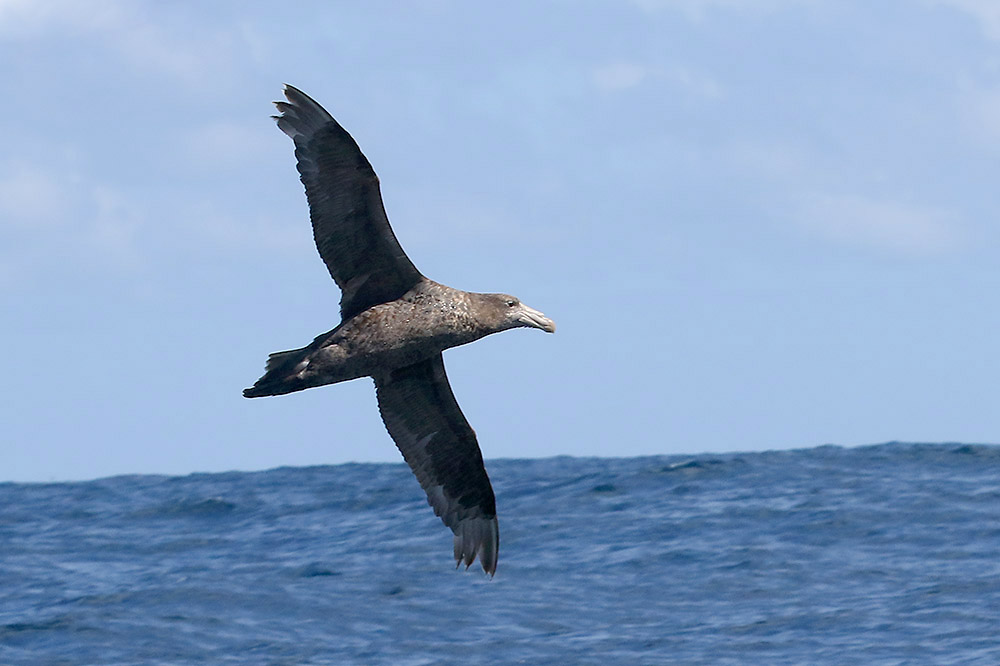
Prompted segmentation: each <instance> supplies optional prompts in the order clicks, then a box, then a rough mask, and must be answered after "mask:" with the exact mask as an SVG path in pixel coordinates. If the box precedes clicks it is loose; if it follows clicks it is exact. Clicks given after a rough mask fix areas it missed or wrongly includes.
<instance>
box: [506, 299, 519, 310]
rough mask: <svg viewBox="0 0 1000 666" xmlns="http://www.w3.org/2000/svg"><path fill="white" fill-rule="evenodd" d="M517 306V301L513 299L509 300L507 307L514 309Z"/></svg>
mask: <svg viewBox="0 0 1000 666" xmlns="http://www.w3.org/2000/svg"><path fill="white" fill-rule="evenodd" d="M515 305H517V300H515V299H513V298H508V299H507V307H509V308H512V307H514V306H515Z"/></svg>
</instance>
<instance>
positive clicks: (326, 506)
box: [0, 443, 1000, 666]
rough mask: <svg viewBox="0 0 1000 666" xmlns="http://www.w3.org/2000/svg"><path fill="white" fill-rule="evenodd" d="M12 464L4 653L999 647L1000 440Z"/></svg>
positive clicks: (88, 656) (143, 660)
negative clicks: (435, 500) (455, 492)
mask: <svg viewBox="0 0 1000 666" xmlns="http://www.w3.org/2000/svg"><path fill="white" fill-rule="evenodd" d="M487 469H488V471H489V473H490V476H491V478H492V480H493V484H494V488H495V489H496V494H497V504H498V509H499V512H500V564H499V568H498V570H497V575H496V577H495V578H493V579H492V580H491V579H490V578H489V577H488V576H486V575H485V574H483V572H482V570H481V569H480V568H479V564H478V562H477V563H476V564H474V565H473V568H471V569H469V570H468V571H465V570H464V569H463V570H459V571H456V570H455V567H454V562H453V560H452V555H451V533H450V531H448V530H447V528H445V527H444V526H443V525H442V524H441V523H440V522H439V521H438V519H437V518H436V517H435V516H434V515H433V513H432V511H431V509H430V507H428V506H427V503H426V500H425V499H424V495H423V493H422V491H421V490H420V488H419V486H418V485H417V482H416V480H415V479H414V478H413V477H412V475H411V474H410V472H409V470H408V469H407V468H406V467H405V465H403V464H402V463H400V464H347V465H335V466H323V467H307V468H280V469H273V470H268V471H264V472H231V473H223V474H192V475H189V476H182V477H168V476H147V475H142V476H117V477H112V478H106V479H99V480H95V481H86V482H74V483H37V484H23V483H4V484H0V664H3V665H4V666H13V665H19V664H44V665H45V666H58V665H67V666H69V665H74V666H75V665H78V664H289V665H291V664H296V665H299V664H393V665H412V666H417V665H422V664H428V665H429V664H462V665H463V666H468V665H470V664H486V663H489V664H492V665H500V664H713V665H717V664H755V665H763V664H983V665H989V666H995V665H996V664H1000V447H995V446H979V445H960V444H939V445H925V444H901V443H890V444H882V445H877V446H868V447H861V448H849V449H848V448H839V447H835V446H824V447H819V448H813V449H806V450H796V451H774V452H761V453H738V454H726V455H718V454H701V455H691V456H663V457H642V458H571V457H558V458H548V459H540V460H489V461H487Z"/></svg>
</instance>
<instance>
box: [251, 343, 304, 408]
mask: <svg viewBox="0 0 1000 666" xmlns="http://www.w3.org/2000/svg"><path fill="white" fill-rule="evenodd" d="M308 353H309V348H308V347H303V348H302V349H291V350H289V351H280V352H274V353H273V354H271V355H269V356H268V357H267V365H266V366H265V368H264V376H263V377H261V378H260V379H258V380H257V382H256V383H255V384H254V385H253V386H252V387H250V388H248V389H243V397H244V398H261V397H264V396H268V395H283V394H285V393H293V392H295V391H301V390H302V389H304V388H307V387H306V386H304V385H303V382H302V380H301V379H298V378H293V377H290V375H293V374H294V372H295V369H296V367H297V366H298V365H299V364H300V363H302V362H303V361H304V360H305V358H306V356H307V355H308Z"/></svg>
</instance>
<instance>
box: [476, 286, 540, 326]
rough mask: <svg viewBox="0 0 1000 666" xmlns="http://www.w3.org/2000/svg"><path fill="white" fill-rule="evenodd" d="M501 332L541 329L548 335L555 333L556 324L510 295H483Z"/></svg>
mask: <svg viewBox="0 0 1000 666" xmlns="http://www.w3.org/2000/svg"><path fill="white" fill-rule="evenodd" d="M483 296H484V297H485V300H486V302H487V303H488V304H489V307H490V309H491V310H492V311H493V315H494V316H493V317H491V318H492V319H494V320H495V321H496V322H497V328H498V329H499V330H503V329H508V328H518V327H521V326H525V327H528V328H540V329H542V330H543V331H545V332H546V333H555V331H556V323H555V322H554V321H552V320H551V319H549V318H548V317H546V316H545V315H544V314H542V313H541V312H539V311H538V310H536V309H535V308H530V307H528V306H527V305H525V304H524V303H522V302H521V301H520V300H518V299H517V297H515V296H511V295H510V294H483Z"/></svg>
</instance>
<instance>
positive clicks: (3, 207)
mask: <svg viewBox="0 0 1000 666" xmlns="http://www.w3.org/2000/svg"><path fill="white" fill-rule="evenodd" d="M63 201H64V194H63V186H62V185H60V184H59V183H58V182H57V181H56V179H55V178H53V177H52V176H51V175H50V174H47V173H46V172H45V171H43V170H41V169H38V168H35V167H32V166H28V165H23V164H19V165H8V167H7V168H6V169H4V170H3V171H0V225H17V226H27V225H37V224H42V225H46V226H49V225H52V224H55V223H56V222H57V220H58V218H59V215H60V214H61V212H62V210H63Z"/></svg>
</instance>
